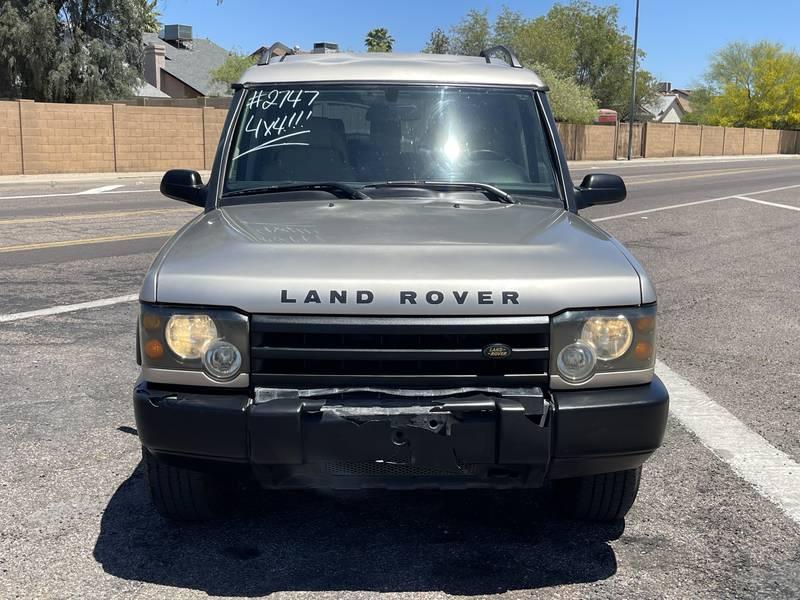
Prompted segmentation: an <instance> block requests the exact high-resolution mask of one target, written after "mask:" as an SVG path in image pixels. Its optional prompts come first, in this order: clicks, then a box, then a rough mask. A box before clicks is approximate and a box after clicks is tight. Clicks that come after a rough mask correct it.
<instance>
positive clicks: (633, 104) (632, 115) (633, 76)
mask: <svg viewBox="0 0 800 600" xmlns="http://www.w3.org/2000/svg"><path fill="white" fill-rule="evenodd" d="M638 45H639V0H636V17H635V19H634V25H633V71H632V72H631V112H630V114H629V115H628V160H630V159H631V152H632V150H633V148H632V146H633V122H634V121H635V120H636V52H637V49H638Z"/></svg>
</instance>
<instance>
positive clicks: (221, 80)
mask: <svg viewBox="0 0 800 600" xmlns="http://www.w3.org/2000/svg"><path fill="white" fill-rule="evenodd" d="M257 62H258V57H257V56H251V55H249V54H242V53H240V52H236V51H231V52H230V53H229V54H228V58H226V59H225V62H224V63H222V64H221V65H220V66H218V67H217V68H216V69H214V70H212V71H211V73H210V76H211V82H212V83H214V84H216V85H215V87H217V88H219V90H220V93H224V92H225V91H227V89H228V86H229V85H230V84H231V83H234V82H236V81H239V78H240V77H241V76H242V73H244V72H245V71H246V70H247V69H249V68H250V67H252V66H253V65H254V64H256V63H257Z"/></svg>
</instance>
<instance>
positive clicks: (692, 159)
mask: <svg viewBox="0 0 800 600" xmlns="http://www.w3.org/2000/svg"><path fill="white" fill-rule="evenodd" d="M775 159H780V160H798V159H800V154H743V155H740V156H676V157H674V158H672V157H669V158H634V159H632V160H626V159H624V158H619V159H617V160H570V161H568V162H567V164H568V165H569V166H570V167H571V168H576V169H581V168H584V169H585V168H592V167H594V166H595V165H596V166H598V167H604V166H605V167H610V166H614V167H625V166H630V167H636V166H647V165H654V166H656V165H668V164H686V163H689V164H699V163H714V162H741V161H754V160H775Z"/></svg>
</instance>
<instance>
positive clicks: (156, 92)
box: [134, 81, 169, 98]
mask: <svg viewBox="0 0 800 600" xmlns="http://www.w3.org/2000/svg"><path fill="white" fill-rule="evenodd" d="M134 96H136V97H144V98H169V95H168V94H165V93H164V92H162V91H161V90H160V89H158V88H157V87H156V86H154V85H150V84H149V83H147V82H146V81H143V82H142V84H141V85H140V86H139V87H138V88H136V92H135V93H134Z"/></svg>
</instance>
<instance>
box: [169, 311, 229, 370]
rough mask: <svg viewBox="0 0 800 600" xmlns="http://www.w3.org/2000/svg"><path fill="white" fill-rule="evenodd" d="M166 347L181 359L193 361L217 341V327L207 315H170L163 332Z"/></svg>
mask: <svg viewBox="0 0 800 600" xmlns="http://www.w3.org/2000/svg"><path fill="white" fill-rule="evenodd" d="M164 336H165V337H166V338H167V346H169V349H170V350H172V351H173V352H174V353H175V354H177V355H178V356H179V357H180V358H183V359H187V358H188V359H195V358H200V357H201V356H203V352H204V351H205V349H206V346H208V345H209V344H210V343H211V342H213V341H214V340H215V339H217V327H216V325H214V321H213V319H212V318H211V317H209V316H208V315H172V316H171V317H170V318H169V321H167V328H166V330H165V331H164Z"/></svg>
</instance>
